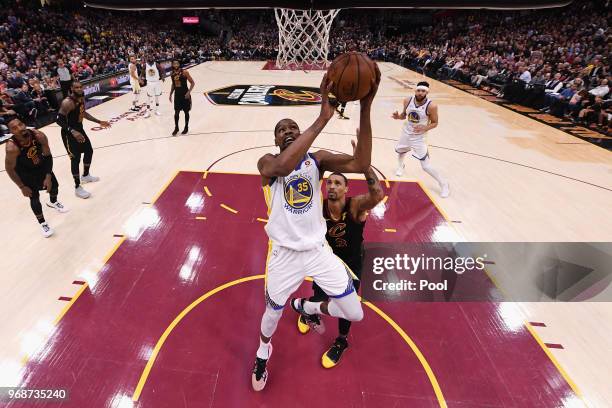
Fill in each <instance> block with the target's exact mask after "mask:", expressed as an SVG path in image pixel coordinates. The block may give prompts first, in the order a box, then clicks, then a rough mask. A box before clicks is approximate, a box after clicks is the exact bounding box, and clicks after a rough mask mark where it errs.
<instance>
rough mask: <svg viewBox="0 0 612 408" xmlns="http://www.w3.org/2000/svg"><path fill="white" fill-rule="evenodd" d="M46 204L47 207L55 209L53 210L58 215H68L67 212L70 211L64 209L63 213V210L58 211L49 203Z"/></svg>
mask: <svg viewBox="0 0 612 408" xmlns="http://www.w3.org/2000/svg"><path fill="white" fill-rule="evenodd" d="M45 204H46V205H47V207H49V208H53V209H54V210H55V211H57V212H58V213H67V212H68V210H66V209H64V211H62V210H58V209H57V208H56V207H54V206H52V205H51V204H49V203H45Z"/></svg>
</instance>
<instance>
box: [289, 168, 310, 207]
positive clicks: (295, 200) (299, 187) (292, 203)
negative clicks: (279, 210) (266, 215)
mask: <svg viewBox="0 0 612 408" xmlns="http://www.w3.org/2000/svg"><path fill="white" fill-rule="evenodd" d="M284 191H285V203H286V205H285V208H286V209H287V210H289V211H291V212H293V213H296V214H301V213H303V212H306V211H308V210H309V209H310V207H311V206H312V197H313V195H314V190H313V189H312V184H311V183H310V181H309V180H308V179H306V178H304V177H302V176H301V175H299V174H298V175H295V176H293V177H292V178H290V179H288V180H286V181H285V186H284Z"/></svg>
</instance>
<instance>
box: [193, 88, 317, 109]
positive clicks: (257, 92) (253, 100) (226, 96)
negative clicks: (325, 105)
mask: <svg viewBox="0 0 612 408" xmlns="http://www.w3.org/2000/svg"><path fill="white" fill-rule="evenodd" d="M204 95H205V96H206V98H208V100H209V101H210V102H211V103H213V104H215V105H251V106H296V105H318V104H320V103H321V94H320V93H319V89H318V88H312V87H307V86H293V85H232V86H228V87H225V88H221V89H215V90H213V91H209V92H205V93H204Z"/></svg>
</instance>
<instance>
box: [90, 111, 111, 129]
mask: <svg viewBox="0 0 612 408" xmlns="http://www.w3.org/2000/svg"><path fill="white" fill-rule="evenodd" d="M83 117H84V118H85V119H87V120H90V121H92V122H94V123H97V124H98V125H100V126H102V127H103V128H107V127H110V125H111V124H110V123H109V122H107V121H105V120H100V119H96V118H94V117H93V116H92V115H91V114H90V113H89V112H87V111H85V113H84V114H83Z"/></svg>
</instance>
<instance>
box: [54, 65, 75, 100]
mask: <svg viewBox="0 0 612 408" xmlns="http://www.w3.org/2000/svg"><path fill="white" fill-rule="evenodd" d="M56 73H57V77H58V79H59V83H60V88H61V89H62V98H66V97H67V96H68V94H69V93H70V87H71V86H72V72H70V70H69V69H68V67H67V66H66V64H65V63H64V60H59V61H57V70H56Z"/></svg>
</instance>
